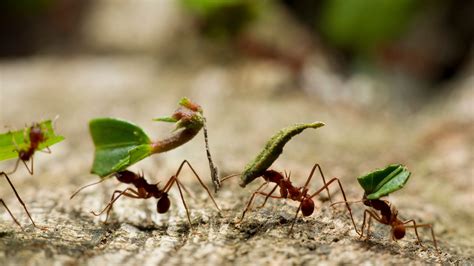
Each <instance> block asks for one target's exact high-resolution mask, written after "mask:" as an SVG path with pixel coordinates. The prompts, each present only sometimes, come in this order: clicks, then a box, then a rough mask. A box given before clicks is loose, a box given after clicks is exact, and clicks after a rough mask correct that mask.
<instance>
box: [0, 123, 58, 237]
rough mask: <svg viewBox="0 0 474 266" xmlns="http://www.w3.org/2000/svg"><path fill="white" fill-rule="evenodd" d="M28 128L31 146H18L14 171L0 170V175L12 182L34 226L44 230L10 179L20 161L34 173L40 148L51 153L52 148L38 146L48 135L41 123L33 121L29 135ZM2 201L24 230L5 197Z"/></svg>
mask: <svg viewBox="0 0 474 266" xmlns="http://www.w3.org/2000/svg"><path fill="white" fill-rule="evenodd" d="M27 129H28V128H25V131H24V134H25V140H26V139H28V144H29V146H28V147H25V148H24V149H19V148H17V152H18V160H17V161H16V163H15V167H14V168H13V170H12V171H10V172H8V173H6V172H0V175H3V176H4V177H5V179H6V180H7V181H8V183H9V184H10V186H11V188H12V189H13V192H14V193H15V196H16V198H17V199H18V201H19V202H20V204H21V205H22V206H23V209H24V210H25V212H26V214H27V215H28V218H29V219H30V221H31V223H32V224H33V226H34V227H36V228H39V229H42V230H44V229H45V228H43V227H39V226H37V225H36V224H35V222H34V221H33V218H32V217H31V215H30V212H29V211H28V209H27V208H26V205H25V203H24V202H23V200H22V199H21V197H20V195H19V194H18V192H17V191H16V189H15V186H14V185H13V183H12V182H11V181H10V178H9V177H8V175H9V174H13V173H15V172H16V170H17V169H18V165H19V164H20V161H22V162H23V164H24V165H25V167H26V169H27V170H28V172H29V173H30V174H31V175H33V156H34V154H35V152H36V151H37V150H38V151H42V152H45V153H51V150H50V149H49V147H46V151H43V150H39V149H38V147H39V145H40V144H41V143H42V142H44V141H46V137H45V134H44V132H43V130H42V129H41V126H40V124H38V123H33V124H32V125H31V126H30V127H29V133H28V135H27V136H26V132H27ZM12 140H13V142H14V143H15V145H16V146H17V147H18V145H17V144H16V142H15V139H14V138H13V137H12ZM28 161H31V166H30V167H31V168H30V167H28V164H27V162H28ZM0 202H1V203H2V205H3V206H4V207H5V209H6V210H7V211H8V213H9V214H10V216H11V217H12V219H13V221H14V222H15V223H16V224H17V225H18V226H19V227H20V228H21V230H23V227H22V226H21V225H20V223H19V222H18V220H17V219H16V218H15V216H14V215H13V214H12V212H11V211H10V209H9V208H8V207H7V205H6V203H5V202H4V201H3V199H1V198H0Z"/></svg>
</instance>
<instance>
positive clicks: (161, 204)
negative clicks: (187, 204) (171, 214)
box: [156, 193, 171, 213]
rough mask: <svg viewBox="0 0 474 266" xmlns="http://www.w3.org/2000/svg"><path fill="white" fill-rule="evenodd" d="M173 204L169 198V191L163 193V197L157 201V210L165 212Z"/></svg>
mask: <svg viewBox="0 0 474 266" xmlns="http://www.w3.org/2000/svg"><path fill="white" fill-rule="evenodd" d="M170 205H171V202H170V199H169V198H168V193H163V195H161V198H160V199H159V200H158V202H157V203H156V210H157V211H158V213H165V212H167V211H168V210H169V208H170Z"/></svg>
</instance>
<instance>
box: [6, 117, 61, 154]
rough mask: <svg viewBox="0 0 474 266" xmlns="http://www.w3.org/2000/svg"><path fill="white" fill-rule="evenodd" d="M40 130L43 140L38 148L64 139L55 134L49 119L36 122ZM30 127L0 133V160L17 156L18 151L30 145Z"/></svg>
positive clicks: (43, 147)
mask: <svg viewBox="0 0 474 266" xmlns="http://www.w3.org/2000/svg"><path fill="white" fill-rule="evenodd" d="M38 125H39V126H40V127H41V132H42V133H43V134H44V137H45V141H43V142H41V143H40V144H39V146H38V150H42V149H45V148H46V147H49V146H52V145H54V144H56V143H58V142H61V141H62V140H64V137H63V136H60V135H56V133H55V132H54V129H53V124H52V122H51V120H45V121H41V122H40V123H38ZM30 129H31V127H28V128H26V129H21V130H16V131H10V132H7V133H3V134H1V135H0V161H3V160H9V159H14V158H18V151H19V150H23V149H26V148H28V147H29V146H30V139H29V134H30Z"/></svg>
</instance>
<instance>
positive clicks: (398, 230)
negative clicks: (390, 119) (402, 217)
mask: <svg viewBox="0 0 474 266" xmlns="http://www.w3.org/2000/svg"><path fill="white" fill-rule="evenodd" d="M392 236H393V237H394V238H395V239H397V240H398V239H402V238H403V237H404V236H405V226H404V225H403V224H397V225H395V226H394V227H393V228H392Z"/></svg>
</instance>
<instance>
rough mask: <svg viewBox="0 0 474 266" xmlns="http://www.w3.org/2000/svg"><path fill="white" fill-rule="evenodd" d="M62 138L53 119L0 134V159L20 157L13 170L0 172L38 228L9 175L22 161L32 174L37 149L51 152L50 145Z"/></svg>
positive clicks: (16, 221) (15, 220)
mask: <svg viewBox="0 0 474 266" xmlns="http://www.w3.org/2000/svg"><path fill="white" fill-rule="evenodd" d="M62 140H64V137H63V136H59V135H56V133H55V132H54V129H53V125H52V122H51V120H46V121H42V122H40V123H33V124H32V125H31V126H30V127H26V128H25V129H23V130H16V131H9V132H7V133H4V134H1V135H0V161H2V160H9V159H14V158H18V159H17V161H16V163H15V167H14V168H13V170H12V171H10V172H8V173H6V172H0V175H2V176H4V177H5V179H6V180H7V181H8V183H9V184H10V186H11V188H12V190H13V192H14V193H15V196H16V198H17V199H18V201H19V202H20V204H21V205H22V206H23V209H24V210H25V212H26V214H27V215H28V217H29V218H30V220H31V222H32V224H33V225H34V226H35V227H37V228H40V227H38V226H37V225H36V224H35V222H34V221H33V219H32V218H31V215H30V213H29V211H28V209H27V208H26V205H25V203H24V202H23V200H22V199H21V198H20V195H19V194H18V192H17V191H16V189H15V186H14V185H13V183H12V182H11V180H10V178H9V177H8V175H10V174H12V173H14V172H16V170H17V168H18V165H19V163H20V161H21V162H23V164H24V165H25V167H26V169H27V170H28V172H29V173H30V174H33V172H34V169H33V158H34V154H35V153H36V152H37V151H43V152H46V153H51V151H50V150H49V146H51V145H53V144H56V143H58V142H60V141H62ZM28 162H30V166H28ZM0 202H1V203H2V205H3V206H4V207H5V209H6V210H7V211H8V213H9V214H10V216H11V217H12V219H13V221H14V222H15V223H16V224H17V225H18V226H19V227H20V228H21V229H22V230H23V228H22V227H21V225H20V223H19V222H18V220H17V219H16V218H15V217H14V216H13V214H12V212H11V211H10V210H9V209H8V207H7V205H6V204H5V202H4V201H3V199H0ZM41 229H43V228H41Z"/></svg>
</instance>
